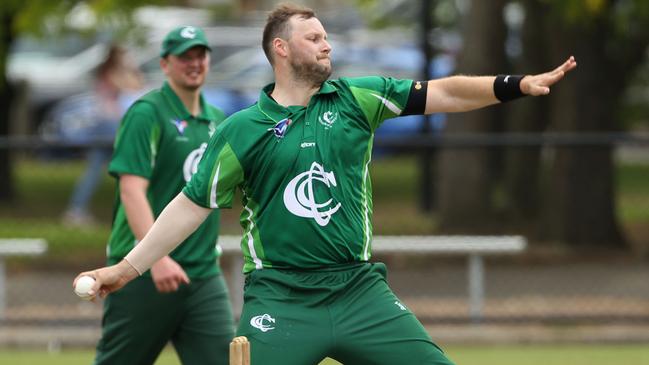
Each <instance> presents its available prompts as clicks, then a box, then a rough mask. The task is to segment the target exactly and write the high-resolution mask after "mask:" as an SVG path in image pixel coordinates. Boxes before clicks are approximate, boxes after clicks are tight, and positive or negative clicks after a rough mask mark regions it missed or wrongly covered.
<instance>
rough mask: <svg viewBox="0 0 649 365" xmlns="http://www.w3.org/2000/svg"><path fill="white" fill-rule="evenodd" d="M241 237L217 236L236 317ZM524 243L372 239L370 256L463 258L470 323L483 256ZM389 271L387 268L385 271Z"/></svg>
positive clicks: (477, 311) (476, 309)
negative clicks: (227, 260)
mask: <svg viewBox="0 0 649 365" xmlns="http://www.w3.org/2000/svg"><path fill="white" fill-rule="evenodd" d="M240 243H241V236H220V237H219V245H220V246H221V248H222V249H223V252H224V253H226V254H236V256H235V260H233V261H232V265H231V267H230V268H228V271H229V274H230V280H232V281H233V290H234V292H233V293H232V301H233V306H234V308H233V309H234V312H235V314H236V315H237V316H238V315H239V314H240V312H239V311H240V309H241V305H242V304H243V303H242V301H243V292H242V291H243V284H244V278H243V275H242V274H241V270H242V265H243V258H242V256H241V247H240ZM526 246H527V241H526V240H525V238H524V237H522V236H375V237H374V240H373V242H372V252H373V253H374V254H417V255H421V254H429V255H456V256H457V255H461V256H467V257H468V262H467V270H468V272H467V292H468V295H469V316H470V318H471V319H472V320H473V321H476V322H478V321H480V320H482V311H483V307H484V297H485V289H484V277H485V269H484V261H483V256H487V255H502V254H516V253H520V252H522V251H523V250H525V247H526ZM388 269H389V268H388Z"/></svg>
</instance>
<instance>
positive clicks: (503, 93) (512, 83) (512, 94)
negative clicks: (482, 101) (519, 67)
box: [494, 75, 525, 103]
mask: <svg viewBox="0 0 649 365" xmlns="http://www.w3.org/2000/svg"><path fill="white" fill-rule="evenodd" d="M523 77H525V75H498V76H496V80H494V95H496V99H498V100H500V102H501V103H505V102H508V101H511V100H514V99H518V98H520V97H523V96H525V94H523V92H522V91H521V80H522V79H523Z"/></svg>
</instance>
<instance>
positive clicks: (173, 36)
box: [160, 25, 212, 57]
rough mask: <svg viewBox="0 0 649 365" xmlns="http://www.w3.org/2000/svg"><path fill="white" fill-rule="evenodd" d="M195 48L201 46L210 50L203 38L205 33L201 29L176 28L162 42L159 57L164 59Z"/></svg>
mask: <svg viewBox="0 0 649 365" xmlns="http://www.w3.org/2000/svg"><path fill="white" fill-rule="evenodd" d="M195 46H203V47H205V48H207V49H208V50H210V51H211V50H212V49H211V48H210V46H209V44H208V43H207V38H205V32H203V30H202V29H201V28H199V27H193V26H191V25H188V26H183V27H178V28H176V29H174V30H172V31H171V32H169V34H167V36H166V37H165V39H164V40H163V41H162V50H161V51H160V57H166V56H167V55H168V54H172V55H174V56H178V55H180V54H182V53H183V52H185V51H187V50H188V49H190V48H192V47H195Z"/></svg>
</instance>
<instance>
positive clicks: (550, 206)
mask: <svg viewBox="0 0 649 365" xmlns="http://www.w3.org/2000/svg"><path fill="white" fill-rule="evenodd" d="M567 28H568V29H567ZM575 28H576V27H567V26H561V25H557V26H555V27H552V29H553V31H554V32H555V33H554V34H551V35H550V36H551V37H552V40H553V45H554V47H552V52H553V53H554V57H553V58H554V60H556V61H557V62H558V61H559V60H562V59H565V58H566V57H567V56H569V55H570V54H572V53H573V52H574V54H575V56H576V58H577V62H578V63H579V66H578V70H577V71H576V72H574V73H571V74H570V75H568V77H567V78H566V79H565V80H563V81H562V84H561V87H557V88H556V89H555V90H554V92H555V97H554V98H553V99H552V102H553V104H552V118H551V119H552V128H553V130H555V131H558V132H610V131H616V130H619V129H620V125H619V122H618V120H617V116H616V114H615V111H616V110H618V106H619V100H620V96H621V95H623V92H624V88H625V81H624V79H625V77H624V75H625V74H626V75H628V73H631V72H633V70H632V69H628V68H627V69H625V68H621V67H619V64H617V63H616V62H617V61H616V60H615V57H616V55H614V54H611V53H608V52H607V51H606V47H603V43H604V44H606V41H604V42H603V40H606V39H607V35H608V34H609V32H610V30H609V29H607V27H606V25H605V24H604V22H600V23H599V24H596V25H595V26H594V27H593V28H591V29H589V30H582V29H575ZM645 47H646V44H645ZM579 60H583V61H582V62H579ZM636 66H637V65H636ZM614 172H615V171H614V165H613V158H612V148H611V147H609V146H602V147H561V148H556V150H555V154H554V161H553V164H552V166H551V178H550V185H549V187H548V192H547V194H548V195H547V199H545V202H547V206H546V209H545V212H544V214H545V217H544V220H545V222H546V226H547V230H546V232H547V238H548V239H550V240H552V241H559V242H562V243H565V244H568V245H572V246H589V247H607V248H614V247H622V246H624V240H623V237H622V235H621V233H620V229H619V226H618V222H617V219H616V216H615V187H614Z"/></svg>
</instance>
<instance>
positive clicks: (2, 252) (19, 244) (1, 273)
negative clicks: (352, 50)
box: [0, 238, 47, 319]
mask: <svg viewBox="0 0 649 365" xmlns="http://www.w3.org/2000/svg"><path fill="white" fill-rule="evenodd" d="M46 251H47V241H46V240H44V239H42V238H0V319H2V318H4V315H5V309H6V304H7V273H6V270H5V262H4V260H5V258H7V257H11V256H38V255H42V254H43V253H45V252H46Z"/></svg>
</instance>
